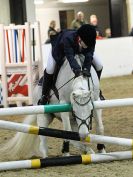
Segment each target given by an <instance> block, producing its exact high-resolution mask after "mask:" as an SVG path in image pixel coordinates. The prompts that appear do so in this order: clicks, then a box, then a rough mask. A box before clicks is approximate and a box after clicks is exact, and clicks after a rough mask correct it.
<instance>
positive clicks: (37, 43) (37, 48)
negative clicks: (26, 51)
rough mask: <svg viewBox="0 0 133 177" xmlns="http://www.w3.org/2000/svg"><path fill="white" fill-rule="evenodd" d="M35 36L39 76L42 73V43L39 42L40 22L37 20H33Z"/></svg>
mask: <svg viewBox="0 0 133 177" xmlns="http://www.w3.org/2000/svg"><path fill="white" fill-rule="evenodd" d="M35 36H36V51H37V52H38V53H37V58H38V67H39V68H38V70H39V77H40V78H41V76H42V75H43V69H44V68H43V60H42V43H41V34H40V24H39V22H35Z"/></svg>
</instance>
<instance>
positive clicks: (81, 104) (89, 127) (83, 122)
mask: <svg viewBox="0 0 133 177" xmlns="http://www.w3.org/2000/svg"><path fill="white" fill-rule="evenodd" d="M89 101H91V97H90V98H89V99H88V100H87V102H85V103H79V102H78V101H77V100H76V99H75V98H74V102H75V103H76V104H78V105H79V106H85V105H86V104H88V103H89ZM72 116H73V118H75V119H78V120H80V121H81V124H80V125H79V127H78V129H80V127H81V125H86V127H87V128H88V130H91V129H92V117H93V110H92V111H91V114H90V115H89V116H88V117H87V118H86V119H84V120H82V119H81V118H80V117H78V116H77V115H76V114H75V112H74V111H73V110H72ZM89 118H90V123H89V125H90V126H89V125H87V123H86V122H87V120H88V119H89Z"/></svg>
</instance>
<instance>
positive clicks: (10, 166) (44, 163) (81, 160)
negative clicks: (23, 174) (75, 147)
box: [0, 151, 133, 171]
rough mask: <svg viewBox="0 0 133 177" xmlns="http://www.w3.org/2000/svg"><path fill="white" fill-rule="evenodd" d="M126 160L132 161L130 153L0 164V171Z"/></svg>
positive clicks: (132, 155)
mask: <svg viewBox="0 0 133 177" xmlns="http://www.w3.org/2000/svg"><path fill="white" fill-rule="evenodd" d="M127 159H133V152H132V151H122V152H111V153H105V154H88V155H78V156H69V157H54V158H45V159H35V160H34V159H33V160H22V161H11V162H1V163H0V171H4V170H14V169H24V168H44V167H49V166H63V165H72V164H90V163H100V162H106V161H118V160H127Z"/></svg>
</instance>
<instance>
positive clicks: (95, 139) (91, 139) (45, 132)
mask: <svg viewBox="0 0 133 177" xmlns="http://www.w3.org/2000/svg"><path fill="white" fill-rule="evenodd" d="M0 128H1V129H6V130H7V129H8V130H13V131H19V132H23V133H29V134H36V135H42V136H50V137H56V138H63V139H71V140H76V141H82V139H81V138H80V136H79V133H78V132H71V131H64V130H57V129H51V128H44V127H37V126H31V125H27V124H21V123H14V122H9V121H3V120H0ZM84 142H87V143H108V144H115V145H120V146H128V147H131V148H133V139H127V138H119V137H110V136H102V135H94V134H89V135H88V136H87V137H86V139H85V140H84Z"/></svg>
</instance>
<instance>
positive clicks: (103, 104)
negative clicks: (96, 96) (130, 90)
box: [94, 98, 133, 109]
mask: <svg viewBox="0 0 133 177" xmlns="http://www.w3.org/2000/svg"><path fill="white" fill-rule="evenodd" d="M123 106H133V98H123V99H111V100H103V101H94V107H95V108H96V109H103V108H113V107H123Z"/></svg>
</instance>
